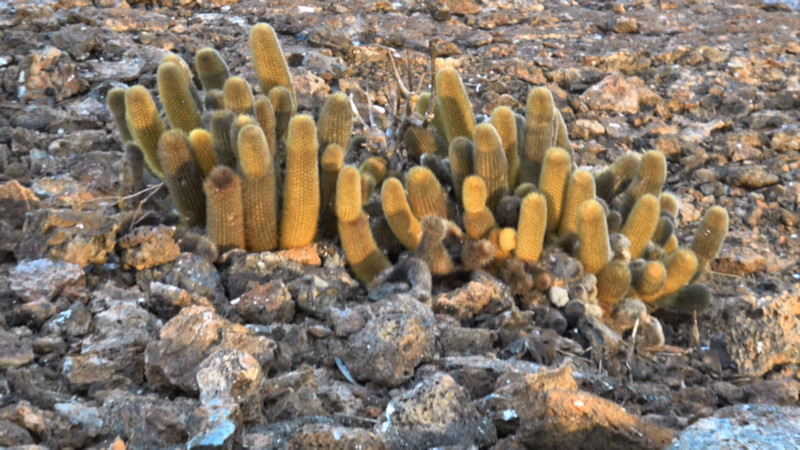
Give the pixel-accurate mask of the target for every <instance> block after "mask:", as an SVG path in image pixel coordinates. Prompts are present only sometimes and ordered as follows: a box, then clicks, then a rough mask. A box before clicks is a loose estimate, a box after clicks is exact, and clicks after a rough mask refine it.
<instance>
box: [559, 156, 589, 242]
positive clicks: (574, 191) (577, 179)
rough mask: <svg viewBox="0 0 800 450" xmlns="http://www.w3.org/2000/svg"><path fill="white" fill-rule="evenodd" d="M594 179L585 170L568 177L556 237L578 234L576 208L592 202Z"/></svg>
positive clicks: (577, 171)
mask: <svg viewBox="0 0 800 450" xmlns="http://www.w3.org/2000/svg"><path fill="white" fill-rule="evenodd" d="M594 197H595V184H594V177H593V176H592V174H591V173H590V172H589V171H587V170H576V171H575V172H573V173H572V175H571V176H570V177H569V183H568V184H567V196H566V199H565V200H564V212H563V213H562V214H561V223H560V225H559V227H558V236H559V237H561V238H565V237H567V236H570V235H574V234H577V233H578V208H580V206H581V204H582V203H583V202H585V201H586V200H594Z"/></svg>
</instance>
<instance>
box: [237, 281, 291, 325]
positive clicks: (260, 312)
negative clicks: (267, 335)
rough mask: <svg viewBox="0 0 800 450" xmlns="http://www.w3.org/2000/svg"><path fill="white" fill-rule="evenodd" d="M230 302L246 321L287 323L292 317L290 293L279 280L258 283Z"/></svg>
mask: <svg viewBox="0 0 800 450" xmlns="http://www.w3.org/2000/svg"><path fill="white" fill-rule="evenodd" d="M231 304H232V305H234V306H235V307H236V310H237V311H238V312H239V315H241V316H242V318H243V319H244V320H245V322H247V323H256V324H262V325H269V324H271V323H276V322H284V323H288V322H291V321H292V318H294V309H295V304H294V300H292V294H291V293H290V292H289V290H288V289H286V286H285V285H284V284H283V281H281V280H273V281H270V282H269V283H267V284H264V285H259V286H257V287H255V288H253V289H251V290H249V291H247V292H246V293H244V294H242V296H241V297H239V298H238V299H235V300H233V301H231Z"/></svg>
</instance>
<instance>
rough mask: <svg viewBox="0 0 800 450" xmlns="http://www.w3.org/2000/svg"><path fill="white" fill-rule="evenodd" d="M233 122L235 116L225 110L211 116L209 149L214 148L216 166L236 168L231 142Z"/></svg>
mask: <svg viewBox="0 0 800 450" xmlns="http://www.w3.org/2000/svg"><path fill="white" fill-rule="evenodd" d="M235 120H236V114H234V113H233V112H232V111H229V110H227V109H222V110H219V111H215V112H214V113H213V114H212V115H211V123H210V128H211V130H210V131H211V147H213V148H214V155H215V156H216V158H217V164H221V165H223V166H228V167H235V166H236V154H235V153H234V152H233V143H232V142H231V126H233V122H234V121H235Z"/></svg>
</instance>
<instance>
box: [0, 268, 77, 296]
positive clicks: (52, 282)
mask: <svg viewBox="0 0 800 450" xmlns="http://www.w3.org/2000/svg"><path fill="white" fill-rule="evenodd" d="M9 282H10V283H9V284H10V288H11V291H12V292H14V294H16V295H17V296H18V297H19V298H20V299H22V301H24V302H33V301H36V300H46V301H51V300H53V299H55V298H56V297H58V295H59V294H61V292H62V291H63V290H64V289H67V288H70V287H79V286H83V285H85V283H86V279H85V278H84V275H83V270H81V268H80V267H79V266H77V265H76V264H71V263H67V262H54V261H52V260H49V259H37V260H33V261H25V262H23V263H21V264H19V265H18V266H17V267H15V268H14V269H13V270H12V271H11V272H10V273H9Z"/></svg>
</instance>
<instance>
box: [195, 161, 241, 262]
mask: <svg viewBox="0 0 800 450" xmlns="http://www.w3.org/2000/svg"><path fill="white" fill-rule="evenodd" d="M203 190H204V191H205V193H206V202H207V204H206V234H208V238H209V239H211V241H212V242H213V243H215V244H217V248H218V249H219V251H220V252H226V251H228V250H231V249H234V248H244V246H245V239H244V207H243V205H242V183H241V180H240V179H239V177H238V176H237V175H236V174H235V173H233V170H231V169H230V168H229V167H226V166H217V167H215V168H214V170H212V171H211V173H210V174H209V175H208V177H207V178H206V181H205V182H204V183H203Z"/></svg>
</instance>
